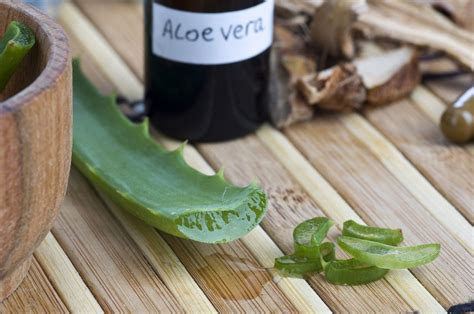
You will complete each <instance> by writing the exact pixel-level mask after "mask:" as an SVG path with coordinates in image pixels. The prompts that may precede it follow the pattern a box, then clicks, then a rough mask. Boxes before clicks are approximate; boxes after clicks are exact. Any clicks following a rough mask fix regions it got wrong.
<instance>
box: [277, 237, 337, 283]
mask: <svg viewBox="0 0 474 314" xmlns="http://www.w3.org/2000/svg"><path fill="white" fill-rule="evenodd" d="M320 251H321V254H322V256H323V258H322V260H323V261H324V262H331V261H332V260H334V257H335V249H334V244H333V243H329V242H325V243H323V244H321V246H320ZM317 255H318V256H317V258H316V257H315V258H308V257H302V256H298V255H296V254H292V255H285V256H282V257H279V258H277V259H275V268H276V269H277V270H279V271H280V273H281V274H282V275H284V276H289V277H295V278H303V277H304V276H306V275H309V274H311V273H318V272H320V271H322V270H323V266H322V265H321V263H322V260H321V258H320V256H319V250H318V254H317Z"/></svg>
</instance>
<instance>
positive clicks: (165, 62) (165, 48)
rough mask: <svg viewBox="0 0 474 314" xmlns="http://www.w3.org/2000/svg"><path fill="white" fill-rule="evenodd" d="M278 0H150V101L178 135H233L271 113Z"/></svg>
mask: <svg viewBox="0 0 474 314" xmlns="http://www.w3.org/2000/svg"><path fill="white" fill-rule="evenodd" d="M273 10H274V0H232V1H222V0H147V1H146V23H145V24H146V26H145V29H146V49H145V50H146V65H145V68H146V104H147V108H148V111H149V115H150V116H151V121H152V123H153V124H154V125H155V126H156V127H157V128H158V129H160V130H161V131H162V132H164V133H166V134H167V135H170V136H172V137H175V138H179V139H189V140H194V141H219V140H227V139H232V138H235V137H238V136H241V135H245V134H247V133H249V132H252V131H254V130H255V129H256V128H257V127H258V126H259V125H260V124H261V123H262V122H264V120H265V119H266V112H267V105H268V87H269V57H270V47H271V44H272V39H273Z"/></svg>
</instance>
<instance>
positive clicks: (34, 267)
mask: <svg viewBox="0 0 474 314" xmlns="http://www.w3.org/2000/svg"><path fill="white" fill-rule="evenodd" d="M0 313H12V314H16V313H68V309H67V307H66V306H65V305H64V303H63V302H62V301H61V298H60V297H59V295H58V294H57V293H56V291H55V290H54V288H53V286H52V285H51V283H50V282H49V281H48V278H47V277H46V275H45V273H44V272H43V270H42V269H41V266H40V265H39V264H38V262H37V261H36V259H34V258H33V263H32V264H31V268H30V270H29V272H28V275H27V276H26V278H25V280H24V281H23V282H22V283H21V285H20V286H19V287H18V289H17V290H16V291H15V293H13V294H12V295H11V296H10V297H9V298H8V299H6V300H5V301H3V302H0Z"/></svg>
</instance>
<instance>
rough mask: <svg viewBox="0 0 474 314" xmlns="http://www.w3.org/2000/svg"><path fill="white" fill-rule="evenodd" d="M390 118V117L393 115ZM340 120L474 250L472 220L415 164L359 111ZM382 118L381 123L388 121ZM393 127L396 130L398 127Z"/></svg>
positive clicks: (438, 218)
mask: <svg viewBox="0 0 474 314" xmlns="http://www.w3.org/2000/svg"><path fill="white" fill-rule="evenodd" d="M395 106H396V104H394V105H393V107H395ZM388 118H389V119H390V117H388ZM340 121H341V122H342V124H343V125H344V126H345V127H346V128H347V129H348V130H350V133H351V134H352V135H354V136H355V137H356V138H357V139H358V140H359V141H360V142H361V143H363V144H364V145H365V146H366V147H367V148H368V149H369V151H370V152H372V154H374V155H375V156H376V158H377V159H378V160H379V161H380V162H381V163H382V164H383V165H384V166H385V168H387V169H388V170H389V171H390V173H391V174H392V175H393V176H394V177H396V178H397V179H398V181H400V183H401V184H402V185H403V186H405V188H406V189H407V190H408V191H409V192H410V193H411V194H412V195H413V196H414V197H415V199H416V200H417V201H418V202H419V203H420V204H422V205H423V206H424V207H425V208H426V210H428V211H429V212H430V213H431V214H432V215H433V217H435V218H436V219H437V220H438V221H439V222H440V223H441V224H442V225H443V226H444V228H445V229H446V230H448V231H449V232H450V233H451V234H452V235H454V236H455V237H456V238H457V239H458V241H459V242H460V243H461V244H462V245H463V246H464V247H465V248H466V249H467V250H469V251H470V252H472V246H473V243H472V237H471V230H472V228H471V225H470V224H469V222H468V221H467V220H466V219H465V218H464V217H463V216H462V215H461V214H460V213H459V212H458V211H457V210H456V208H454V207H453V206H452V205H451V204H450V203H449V202H448V201H447V200H446V199H445V198H444V197H443V196H442V195H441V194H440V193H439V192H438V191H436V189H435V188H434V187H433V186H432V185H431V184H430V182H429V181H428V180H427V179H426V178H425V177H423V176H422V175H421V174H420V173H419V172H418V171H417V170H416V168H415V167H413V165H412V164H411V163H410V162H409V161H408V160H407V159H406V158H405V157H404V156H403V155H402V153H400V151H398V150H397V149H396V147H395V146H394V145H393V144H392V143H390V142H389V141H387V140H386V138H385V137H383V135H381V134H380V133H379V132H378V131H377V130H376V129H375V128H374V127H373V126H372V125H370V124H369V123H368V122H367V120H365V119H363V118H362V117H361V116H360V115H357V114H347V115H343V116H341V118H340ZM387 121H390V120H387ZM379 122H380V125H382V124H384V126H386V125H388V122H382V121H379ZM404 127H405V126H404ZM404 127H403V128H404ZM393 131H394V132H396V130H393ZM468 157H469V156H468ZM469 165H470V163H469V158H467V160H466V167H465V169H467V170H469ZM468 176H469V174H468ZM469 181H470V180H469V179H467V180H466V182H467V184H469ZM466 197H468V195H466ZM447 217H449V218H447Z"/></svg>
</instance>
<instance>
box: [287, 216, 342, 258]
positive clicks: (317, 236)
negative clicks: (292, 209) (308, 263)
mask: <svg viewBox="0 0 474 314" xmlns="http://www.w3.org/2000/svg"><path fill="white" fill-rule="evenodd" d="M333 225H334V222H333V221H332V220H330V219H328V218H326V217H316V218H313V219H309V220H306V221H304V222H302V223H300V224H299V225H298V226H296V228H295V229H294V231H293V241H294V245H295V255H297V256H302V257H313V258H315V257H316V256H318V255H319V254H318V248H319V245H320V244H321V242H323V240H324V238H326V235H327V234H328V231H329V229H330V228H331V227H332V226H333Z"/></svg>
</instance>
